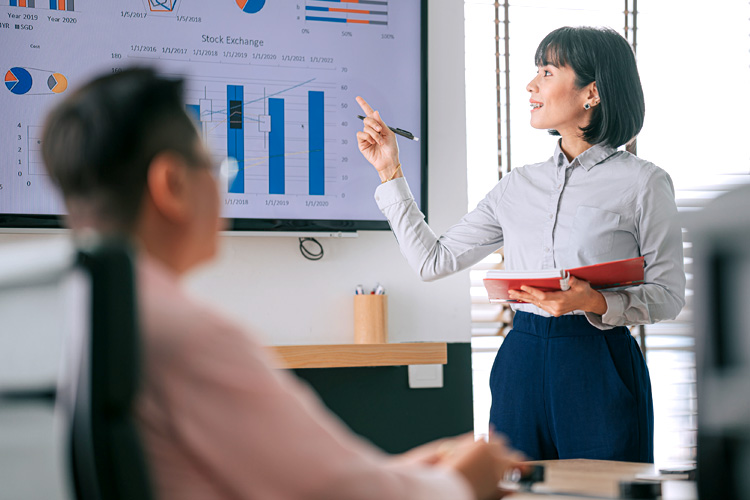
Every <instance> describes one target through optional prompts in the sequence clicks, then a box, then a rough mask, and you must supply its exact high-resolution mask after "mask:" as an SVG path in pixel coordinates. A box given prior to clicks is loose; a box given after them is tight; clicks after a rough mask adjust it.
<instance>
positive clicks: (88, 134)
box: [42, 68, 200, 232]
mask: <svg viewBox="0 0 750 500" xmlns="http://www.w3.org/2000/svg"><path fill="white" fill-rule="evenodd" d="M198 144H199V135H198V131H197V128H196V126H195V124H194V123H193V121H192V120H191V118H190V117H189V116H188V115H187V113H186V110H185V105H184V101H183V83H182V81H181V80H173V79H168V78H164V77H161V76H159V75H157V74H156V72H155V71H153V70H151V69H140V68H133V69H128V70H125V71H123V72H121V73H117V74H113V75H108V76H104V77H100V78H97V79H95V80H93V81H92V82H90V83H88V84H86V85H85V86H84V87H82V88H81V89H79V90H78V91H76V92H75V93H74V94H72V95H71V96H70V97H68V98H67V99H66V100H65V101H64V102H63V103H61V104H60V105H59V106H58V107H57V108H55V109H54V110H53V111H52V112H51V113H50V115H49V116H48V117H47V122H46V125H45V129H44V133H43V139H42V155H43V157H44V163H45V166H46V168H47V171H48V172H49V174H50V177H51V178H52V180H53V181H54V182H55V184H57V185H58V186H59V187H60V188H61V190H62V192H63V196H64V197H65V202H66V205H67V207H68V212H69V216H70V222H74V221H75V220H76V219H77V218H80V216H82V214H86V215H87V216H88V217H89V218H91V217H93V218H95V219H96V221H97V222H98V223H102V224H103V225H105V226H107V227H110V228H112V229H114V230H119V231H125V232H128V231H130V230H131V229H132V228H133V226H134V224H135V221H136V218H137V217H138V215H139V214H140V208H141V203H142V200H143V196H144V193H145V190H146V179H147V173H148V169H149V165H150V164H151V161H152V160H153V159H154V157H155V156H156V155H158V154H159V153H161V152H165V151H170V152H173V153H176V154H178V155H180V156H181V157H183V158H184V159H185V160H186V161H187V163H188V164H189V165H197V164H198V163H199V162H200V159H199V157H198V154H197V151H198V147H197V145H198Z"/></svg>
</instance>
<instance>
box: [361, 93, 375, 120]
mask: <svg viewBox="0 0 750 500" xmlns="http://www.w3.org/2000/svg"><path fill="white" fill-rule="evenodd" d="M357 104H359V107H360V108H362V111H364V112H365V115H367V116H372V115H373V114H374V113H375V110H374V109H372V108H371V107H370V105H369V104H367V101H365V100H364V99H362V98H361V97H359V96H357Z"/></svg>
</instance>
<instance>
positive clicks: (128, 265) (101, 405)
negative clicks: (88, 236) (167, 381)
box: [58, 242, 153, 500]
mask: <svg viewBox="0 0 750 500" xmlns="http://www.w3.org/2000/svg"><path fill="white" fill-rule="evenodd" d="M78 265H79V267H80V268H81V269H83V270H84V272H86V273H88V275H89V277H90V283H91V288H90V297H91V300H90V304H91V310H90V315H91V316H90V317H91V323H90V325H91V328H90V335H88V336H87V337H86V336H85V337H84V339H83V342H80V343H75V344H72V345H73V346H75V347H76V348H77V352H76V351H75V350H73V351H71V354H72V355H73V356H75V357H74V358H72V359H77V360H78V361H79V363H78V364H77V365H68V367H69V368H72V370H71V371H70V375H71V376H70V377H67V378H66V380H65V383H63V384H61V386H60V393H59V395H58V397H59V401H60V403H61V405H62V407H63V408H64V409H65V410H67V411H66V414H67V415H68V417H69V420H68V421H69V423H70V436H71V439H70V452H71V465H72V477H73V483H74V488H75V491H76V496H77V498H78V499H79V500H125V499H143V500H149V499H151V498H152V497H153V494H152V490H151V486H150V481H149V475H148V469H147V465H146V460H145V457H144V453H143V449H142V446H141V441H140V438H139V436H138V430H137V428H136V424H135V421H134V418H133V405H134V402H135V398H136V395H137V392H138V386H139V381H140V376H141V370H140V368H141V365H140V339H139V330H138V315H137V305H136V304H137V302H136V291H135V279H134V273H133V260H132V258H131V255H130V252H129V250H128V248H127V246H126V245H123V244H121V243H117V242H109V243H103V244H98V245H96V246H94V247H91V248H89V249H85V250H81V251H80V252H79V259H78Z"/></svg>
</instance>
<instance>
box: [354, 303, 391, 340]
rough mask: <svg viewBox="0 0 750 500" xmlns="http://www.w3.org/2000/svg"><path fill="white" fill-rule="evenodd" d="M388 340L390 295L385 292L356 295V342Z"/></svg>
mask: <svg viewBox="0 0 750 500" xmlns="http://www.w3.org/2000/svg"><path fill="white" fill-rule="evenodd" d="M387 342H388V296H387V295H385V294H370V295H355V296H354V343H355V344H386V343H387Z"/></svg>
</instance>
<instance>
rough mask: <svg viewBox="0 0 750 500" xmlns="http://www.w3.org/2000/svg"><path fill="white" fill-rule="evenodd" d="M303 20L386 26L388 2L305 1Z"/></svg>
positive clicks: (381, 0) (350, 0) (367, 0)
mask: <svg viewBox="0 0 750 500" xmlns="http://www.w3.org/2000/svg"><path fill="white" fill-rule="evenodd" d="M305 20H306V21H313V22H327V23H344V24H346V23H350V24H371V25H380V26H387V25H388V2H387V1H384V0H307V2H306V5H305Z"/></svg>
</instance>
